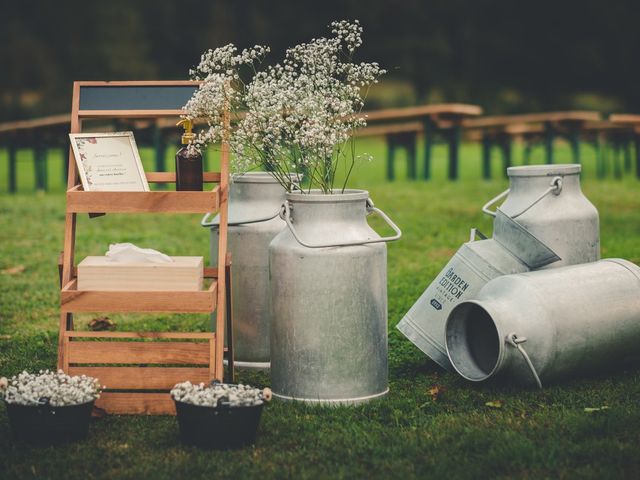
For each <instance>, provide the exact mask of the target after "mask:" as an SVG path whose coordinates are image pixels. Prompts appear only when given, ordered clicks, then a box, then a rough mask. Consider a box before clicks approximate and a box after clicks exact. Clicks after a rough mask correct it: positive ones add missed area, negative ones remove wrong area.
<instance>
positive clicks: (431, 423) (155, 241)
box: [0, 141, 640, 479]
mask: <svg viewBox="0 0 640 480" xmlns="http://www.w3.org/2000/svg"><path fill="white" fill-rule="evenodd" d="M360 150H361V151H362V150H364V151H369V152H370V153H373V154H374V155H375V157H376V160H374V162H373V163H371V164H369V165H363V166H361V167H360V169H359V170H358V171H357V172H356V174H355V175H356V176H355V177H354V181H353V182H352V186H354V187H359V188H367V189H369V190H370V192H371V196H372V198H373V199H374V201H375V202H376V205H377V206H378V207H380V208H382V209H383V210H385V211H386V212H387V213H388V214H389V215H390V216H391V217H392V218H393V219H394V220H395V221H396V222H397V223H398V225H399V226H400V227H401V228H402V230H403V238H402V239H401V240H400V241H398V242H395V243H392V244H389V246H388V252H389V260H388V276H389V278H388V282H389V327H390V328H389V347H390V349H389V369H390V371H389V377H390V393H389V395H388V396H387V397H386V398H385V399H383V400H380V401H377V402H373V403H370V404H368V405H363V406H359V407H353V408H318V407H310V406H306V405H298V404H292V403H278V402H272V404H270V405H269V406H268V407H267V408H266V409H265V412H264V415H263V419H262V423H261V427H260V432H259V438H258V441H257V443H256V445H255V446H254V447H251V448H246V449H243V450H239V451H232V452H208V451H200V450H198V449H195V448H185V447H182V446H181V445H180V444H179V440H178V430H177V424H176V421H175V419H174V418H172V417H140V416H135V417H125V416H121V417H107V418H102V419H97V420H95V421H94V422H93V424H92V426H91V430H90V437H89V440H88V441H86V442H84V443H80V444H76V445H69V446H65V447H59V448H40V449H31V448H26V447H23V446H17V445H14V444H13V443H12V442H11V439H10V434H9V426H8V423H7V418H6V414H5V412H4V406H0V478H2V479H5V478H6V479H9V478H65V479H71V478H78V479H87V478H132V479H137V478H173V479H176V478H177V479H182V478H187V479H188V478H205V477H206V478H217V477H225V478H237V479H243V478H251V477H260V478H296V479H297V478H369V477H376V478H414V477H421V478H429V477H431V478H444V477H451V478H481V477H518V478H522V477H525V478H541V477H548V478H558V477H561V478H566V477H588V478H621V477H626V478H637V475H638V471H640V409H639V401H640V370H637V369H631V370H625V371H620V370H618V371H615V372H613V373H611V374H608V375H601V376H598V377H595V378H587V379H585V378H576V379H573V380H570V381H567V382H565V383H564V384H562V385H550V386H547V387H546V388H545V389H544V390H543V391H537V390H521V389H518V388H512V387H508V386H500V385H489V386H481V385H475V384H470V383H468V382H466V381H464V380H462V379H461V378H459V377H458V376H456V375H453V374H448V373H444V372H443V371H442V370H440V369H439V368H438V367H437V366H436V365H435V364H434V363H433V362H431V361H430V360H429V359H427V358H426V357H425V356H424V355H423V354H422V353H421V352H420V351H418V350H417V349H416V348H415V347H414V346H413V345H412V344H411V343H410V342H409V341H407V340H406V339H405V338H404V337H403V336H402V335H401V334H399V333H398V331H397V330H396V329H395V328H394V327H395V325H396V324H397V323H398V321H399V320H400V319H401V318H402V316H403V315H404V313H405V312H406V311H407V310H408V308H409V307H410V306H411V305H412V304H413V302H414V301H415V300H416V299H417V298H418V297H419V295H420V294H421V293H422V291H423V290H424V288H426V286H427V285H428V284H429V283H430V281H431V280H432V279H433V278H434V276H435V275H436V274H437V273H438V272H439V270H440V269H441V268H442V267H443V266H444V264H445V263H446V262H447V260H448V259H449V257H450V256H451V255H452V254H453V253H454V251H455V250H456V249H457V248H458V246H459V245H460V244H461V243H463V242H464V241H466V240H467V238H468V233H469V228H471V227H478V228H480V229H481V230H482V231H483V232H484V233H487V234H490V233H491V222H490V220H489V219H488V218H484V217H483V215H482V214H481V212H480V207H481V206H482V204H483V203H484V202H485V201H486V200H487V199H489V198H491V197H492V196H494V195H496V194H497V193H499V192H500V191H502V190H503V189H504V188H505V187H506V181H505V180H504V179H503V178H501V177H500V175H499V171H498V170H499V168H498V164H497V162H496V163H495V164H494V170H496V172H495V175H494V179H493V180H491V181H482V180H480V179H479V178H480V161H479V159H480V149H479V147H478V146H473V145H465V147H464V149H463V161H462V165H461V171H462V175H461V177H462V179H461V180H460V181H459V182H456V183H453V182H448V181H445V180H444V177H445V167H446V165H445V153H446V152H445V150H444V149H443V148H441V147H438V149H436V154H435V174H434V176H435V179H434V180H432V181H430V182H422V181H414V182H411V181H405V180H402V179H403V178H404V172H405V170H404V168H403V165H402V163H403V162H398V167H399V168H398V172H397V178H399V179H400V180H398V181H396V182H394V183H387V182H385V180H384V161H383V158H384V148H383V145H382V143H381V142H373V141H372V142H367V143H364V142H363V145H362V147H361V148H360ZM590 154H591V152H590V151H589V149H588V148H587V147H584V155H583V158H584V163H585V170H586V172H585V175H584V181H583V189H584V191H585V193H586V195H587V196H588V197H589V198H590V199H591V201H592V202H593V203H594V204H595V205H596V206H597V207H598V209H599V211H600V218H601V240H602V256H603V257H623V258H627V259H629V260H631V261H634V262H636V263H640V241H639V239H640V182H638V181H636V180H635V179H633V178H631V176H627V177H626V178H625V179H623V180H612V179H608V180H604V181H596V180H595V179H594V177H595V173H594V172H595V169H594V166H593V158H592V156H590ZM23 155H25V157H24V158H21V160H20V172H19V173H20V176H19V178H20V179H21V180H20V187H21V190H22V192H23V193H20V194H18V195H14V196H10V195H8V194H6V193H4V194H0V240H1V241H0V271H1V273H0V374H2V375H12V374H14V373H17V372H19V371H21V370H22V369H29V370H36V369H41V368H52V367H55V362H56V339H57V324H58V285H57V281H58V280H57V266H56V260H57V254H58V252H59V251H60V249H61V246H62V233H63V225H64V212H65V205H64V196H63V195H62V193H61V182H59V179H60V178H61V176H62V175H61V174H60V164H59V163H58V164H57V167H56V166H55V165H56V164H55V162H60V158H58V159H54V160H55V161H54V162H53V164H52V166H51V168H50V177H51V182H52V183H51V185H52V190H53V193H47V194H43V193H38V194H33V193H30V190H31V189H32V184H29V181H32V174H31V172H30V171H29V168H30V162H29V160H28V158H27V157H26V155H27V154H26V153H24V154H23ZM536 155H537V157H534V160H535V161H536V162H538V163H539V162H541V161H542V152H540V151H539V152H537V153H536ZM145 156H146V160H145V162H146V163H147V168H150V163H149V161H150V156H149V152H145ZM516 157H517V158H520V157H519V155H516ZM569 160H570V156H569V153H568V149H565V148H560V149H559V150H558V154H557V161H558V162H560V161H569ZM4 162H6V159H5V158H4V157H3V156H2V154H0V185H1V186H2V188H3V189H4V190H3V191H5V192H6V178H5V175H6V173H5V172H6V168H5V165H6V163H4ZM54 177H55V178H56V179H57V183H55V182H54ZM376 225H378V226H379V225H380V224H376ZM77 232H78V251H77V258H79V259H81V258H83V257H84V256H85V255H89V254H101V253H102V252H104V251H105V250H106V248H107V247H108V244H109V243H110V242H122V241H131V242H134V243H137V244H139V245H143V246H148V247H152V248H157V249H160V250H163V251H165V252H166V253H168V254H180V255H205V256H207V257H208V232H207V231H206V230H204V229H203V228H201V227H200V226H199V216H197V215H186V216H153V215H147V216H139V215H135V216H134V215H129V216H127V215H107V216H105V217H100V218H96V219H93V220H90V219H88V218H87V217H86V216H84V215H82V216H80V217H79V222H78V229H77ZM91 318H92V317H91V316H89V315H87V316H78V317H77V325H78V326H79V327H80V328H86V323H87V322H88V321H89V320H90V319H91ZM111 318H113V319H114V320H115V321H116V322H117V323H118V328H119V329H120V330H133V329H136V330H175V329H177V328H180V329H192V330H204V329H206V328H207V326H208V324H209V321H208V318H207V317H206V316H205V315H179V316H169V315H166V316H158V315H135V316H126V317H125V316H122V315H112V316H111ZM239 379H240V380H241V381H243V382H247V383H251V384H255V385H260V386H262V385H268V384H269V378H268V376H267V375H265V374H255V373H245V372H241V373H240V374H239ZM435 386H438V387H440V389H441V391H442V393H441V394H440V395H439V396H438V397H437V398H435V399H434V398H432V396H431V395H430V394H429V390H430V389H431V388H433V387H435ZM497 400H499V401H500V402H502V407H501V408H491V407H488V406H486V403H487V402H490V401H497ZM603 405H606V406H608V407H609V408H608V410H605V411H601V412H597V413H586V412H585V411H584V409H585V407H600V406H603ZM212 434H215V432H212Z"/></svg>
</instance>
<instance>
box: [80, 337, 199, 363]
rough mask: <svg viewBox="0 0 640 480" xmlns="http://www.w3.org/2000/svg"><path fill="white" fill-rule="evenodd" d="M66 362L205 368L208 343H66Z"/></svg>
mask: <svg viewBox="0 0 640 480" xmlns="http://www.w3.org/2000/svg"><path fill="white" fill-rule="evenodd" d="M68 355H69V363H105V364H114V363H123V364H134V363H140V364H142V363H154V364H178V365H208V363H209V342H199V343H196V342H99V341H97V342H79V341H76V342H69V348H68Z"/></svg>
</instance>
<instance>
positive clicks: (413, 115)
mask: <svg viewBox="0 0 640 480" xmlns="http://www.w3.org/2000/svg"><path fill="white" fill-rule="evenodd" d="M481 114H482V108H481V107H479V106H477V105H467V104H462V103H443V104H433V105H421V106H417V107H406V108H388V109H384V110H373V111H369V112H365V115H366V118H367V123H368V126H367V128H365V129H364V130H363V131H362V132H360V133H359V135H361V136H373V135H384V136H385V137H386V141H387V179H388V180H393V179H394V178H395V174H394V161H395V153H396V151H397V150H398V149H399V148H405V149H406V151H407V157H408V163H409V164H408V169H407V170H408V177H409V178H410V179H416V178H417V159H416V153H417V138H418V134H420V133H422V134H423V135H424V168H423V178H424V179H425V180H428V179H429V178H431V155H432V148H433V143H434V139H435V137H436V136H440V137H443V138H444V140H445V142H446V143H447V144H448V147H449V169H448V177H449V179H451V180H455V179H457V178H458V164H459V157H460V141H461V136H462V128H463V121H464V120H465V119H467V118H470V117H476V116H478V115H481Z"/></svg>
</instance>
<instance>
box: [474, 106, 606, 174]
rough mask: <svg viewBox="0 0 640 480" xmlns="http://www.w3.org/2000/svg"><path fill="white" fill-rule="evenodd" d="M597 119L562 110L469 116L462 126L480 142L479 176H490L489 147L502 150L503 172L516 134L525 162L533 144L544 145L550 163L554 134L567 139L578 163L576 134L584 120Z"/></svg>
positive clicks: (507, 163)
mask: <svg viewBox="0 0 640 480" xmlns="http://www.w3.org/2000/svg"><path fill="white" fill-rule="evenodd" d="M600 119H601V116H600V113H598V112H587V111H566V112H547V113H532V114H525V115H499V116H488V117H481V118H473V119H467V120H465V121H464V122H463V126H464V128H465V129H466V130H468V131H469V132H470V134H471V135H472V136H473V134H474V133H475V134H476V138H477V139H478V140H479V141H480V142H482V152H483V154H482V172H483V177H484V178H490V177H491V150H492V147H494V146H498V147H499V148H500V150H501V151H502V157H503V162H504V171H505V174H506V168H507V167H509V166H510V165H511V164H512V146H511V145H512V141H513V139H514V138H518V137H519V138H521V139H523V140H524V142H525V152H524V155H525V158H524V163H525V164H526V163H528V161H529V156H530V153H531V148H532V146H533V145H534V144H535V143H543V144H544V147H545V152H546V162H547V163H553V157H554V155H553V144H554V141H555V140H556V139H557V138H558V137H564V138H566V139H567V140H568V141H569V143H570V145H571V149H572V152H573V160H574V162H576V163H580V136H581V135H582V134H583V131H584V127H585V125H586V124H587V123H588V122H597V121H599V120H600Z"/></svg>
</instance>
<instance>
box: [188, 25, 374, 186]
mask: <svg viewBox="0 0 640 480" xmlns="http://www.w3.org/2000/svg"><path fill="white" fill-rule="evenodd" d="M330 27H331V33H332V36H331V37H328V38H325V37H323V38H317V39H313V40H311V41H310V42H309V43H302V44H300V45H297V46H295V47H293V48H290V49H288V50H287V51H286V54H285V58H284V60H283V61H282V62H281V63H278V64H275V65H271V66H268V67H267V68H266V69H264V70H263V71H257V70H256V69H255V66H256V65H257V63H259V62H261V61H262V59H263V57H264V55H265V54H266V53H267V52H268V51H269V49H268V48H267V47H260V46H256V47H254V48H252V49H249V50H245V51H243V52H242V53H241V54H239V55H236V49H235V47H233V46H232V45H227V46H226V47H222V48H219V49H216V50H209V51H207V52H205V54H204V55H203V56H202V59H201V62H200V65H199V66H198V67H197V69H195V70H193V71H192V72H191V74H192V78H195V79H198V80H201V81H203V84H202V86H201V88H200V89H199V90H198V91H197V92H196V93H195V95H194V96H193V98H192V99H191V100H190V101H189V102H188V103H187V105H186V106H185V109H186V111H187V115H186V116H187V117H189V118H191V119H195V118H204V119H206V120H207V123H208V127H207V128H206V129H205V130H203V131H202V132H201V133H199V135H198V137H197V138H196V140H195V142H194V147H195V148H199V149H200V148H202V147H204V146H205V145H207V144H208V143H210V142H212V141H218V140H220V139H221V138H222V127H221V125H222V122H221V115H222V111H223V109H225V108H227V109H230V110H231V111H232V112H233V113H235V114H236V115H235V121H236V125H235V128H233V129H232V131H231V132H230V135H229V140H230V145H231V149H232V151H233V153H234V158H233V162H232V166H233V170H234V171H235V172H237V173H244V172H247V171H249V170H251V169H255V168H261V169H264V170H267V171H270V172H271V173H272V174H273V175H274V177H275V178H277V179H278V181H279V182H280V183H281V184H282V185H283V186H284V188H285V189H286V190H287V191H288V192H291V191H292V190H293V189H294V188H295V187H296V184H295V182H294V181H293V180H292V178H296V177H295V174H298V173H304V174H305V176H306V177H307V179H308V181H309V184H308V189H307V190H306V193H309V192H310V191H311V189H312V188H318V189H320V190H321V191H322V192H323V193H334V192H335V193H340V192H344V190H345V188H346V184H347V181H348V179H349V176H350V175H351V173H352V171H353V168H354V166H355V163H356V160H357V159H358V158H360V156H359V155H356V151H355V143H354V140H353V134H354V132H355V131H356V130H357V129H358V128H361V127H364V126H365V125H366V119H365V117H364V116H363V115H362V113H361V111H362V108H363V106H364V101H365V98H366V95H367V92H368V90H369V87H370V86H371V85H372V84H374V83H377V82H378V78H379V77H380V76H381V75H383V74H384V73H386V72H385V70H383V69H382V68H381V67H380V66H379V65H378V64H377V63H375V62H372V63H366V62H363V63H354V61H353V56H354V53H355V52H356V50H357V49H358V48H359V47H360V46H361V45H362V31H363V29H362V27H361V26H360V24H359V22H358V21H357V20H355V21H353V22H349V21H344V20H343V21H337V22H333V23H331V25H330ZM243 66H244V67H246V66H250V67H251V68H252V76H251V81H250V82H249V81H248V80H243V79H242V77H241V75H240V73H239V72H240V67H243ZM365 157H366V156H365ZM341 167H342V168H343V170H344V171H343V172H342V173H343V176H344V182H343V184H342V185H341V188H338V189H335V188H334V187H335V183H336V174H337V172H338V170H339V168H341ZM303 193H305V192H303Z"/></svg>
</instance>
